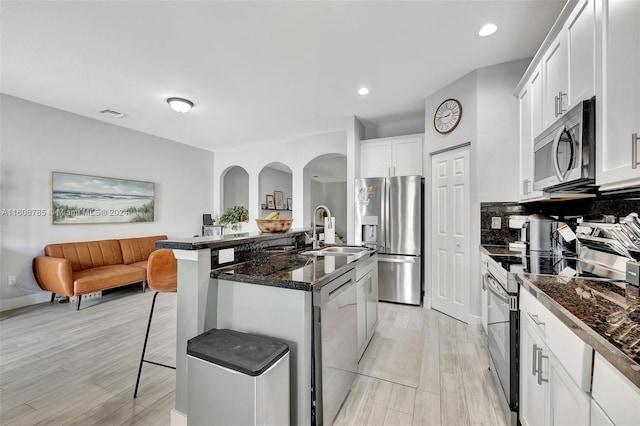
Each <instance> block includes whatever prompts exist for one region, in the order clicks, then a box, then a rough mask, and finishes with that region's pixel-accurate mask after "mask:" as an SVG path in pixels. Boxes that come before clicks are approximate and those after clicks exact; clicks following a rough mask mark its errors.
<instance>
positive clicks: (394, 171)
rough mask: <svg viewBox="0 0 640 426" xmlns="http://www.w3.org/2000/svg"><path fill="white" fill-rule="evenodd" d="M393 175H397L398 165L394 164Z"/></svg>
mask: <svg viewBox="0 0 640 426" xmlns="http://www.w3.org/2000/svg"><path fill="white" fill-rule="evenodd" d="M393 175H394V176H395V175H396V166H393Z"/></svg>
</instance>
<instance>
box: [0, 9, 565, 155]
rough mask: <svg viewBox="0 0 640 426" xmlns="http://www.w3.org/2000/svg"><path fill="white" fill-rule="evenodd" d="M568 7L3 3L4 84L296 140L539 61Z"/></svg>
mask: <svg viewBox="0 0 640 426" xmlns="http://www.w3.org/2000/svg"><path fill="white" fill-rule="evenodd" d="M563 5H564V1H563V0H557V1H541V0H512V1H505V0H502V1H481V0H477V1H454V0H448V1H421V2H420V1H418V2H400V1H378V2H374V1H360V2H345V1H336V2H310V1H295V2H270V1H259V2H240V1H234V2H231V1H229V2H218V1H194V2H187V1H125V2H115V1H104V2H89V1H69V2H57V1H44V2H34V1H4V0H3V1H2V3H1V4H0V8H1V9H0V19H1V22H0V23H1V27H0V28H1V29H0V31H1V33H0V36H1V45H0V52H1V58H0V59H1V61H2V65H1V75H0V90H1V91H2V92H3V93H6V94H9V95H12V96H17V97H20V98H24V99H27V100H30V101H34V102H38V103H41V104H44V105H48V106H52V107H55V108H59V109H62V110H66V111H70V112H72V113H76V114H80V115H83V116H86V117H91V118H95V119H98V120H102V121H106V122H110V123H113V124H117V125H120V126H123V127H127V128H131V129H135V130H139V131H142V132H146V133H150V134H153V135H157V136H161V137H164V138H168V139H172V140H175V141H178V142H181V143H185V144H189V145H193V146H197V147H200V148H204V149H208V150H218V149H225V148H229V147H238V146H242V145H247V144H255V143H267V142H275V141H285V140H293V139H295V138H298V137H301V136H304V135H311V134H319V133H325V132H331V131H336V130H341V129H344V128H345V125H346V120H347V117H349V116H353V115H355V116H358V117H359V118H361V119H362V120H363V121H365V122H371V123H377V122H384V121H385V120H396V119H406V118H407V117H416V116H418V117H419V116H421V115H422V116H424V100H425V98H426V97H427V96H428V95H430V94H431V93H433V92H435V91H437V90H439V89H441V88H442V87H444V86H446V85H447V84H449V83H451V82H452V81H454V80H456V79H458V78H459V77H461V76H463V75H465V74H466V73H468V72H470V71H472V70H474V69H476V68H480V67H484V66H488V65H493V64H497V63H502V62H508V61H511V60H516V59H521V58H526V57H532V56H533V55H534V54H535V52H536V50H537V48H538V47H539V46H540V44H541V43H542V40H543V39H544V37H545V35H546V33H547V32H548V30H549V29H550V27H551V26H552V24H553V22H554V21H555V18H556V17H557V15H558V14H559V13H560V10H561V9H562V7H563ZM489 21H491V22H495V23H496V24H497V25H498V27H499V29H498V31H497V32H496V33H495V34H494V35H493V36H490V37H485V38H481V37H478V35H477V32H478V30H479V28H480V27H481V26H482V25H483V24H484V23H486V22H489ZM361 86H367V87H368V88H369V89H370V91H371V93H370V94H369V95H368V96H364V97H363V96H359V95H358V94H357V93H356V92H357V90H358V88H359V87H361ZM171 96H180V97H185V98H188V99H190V100H191V101H193V102H194V103H195V107H194V108H193V109H192V110H191V112H189V113H188V114H177V113H175V112H173V111H172V110H171V109H170V108H169V107H168V105H167V104H166V102H165V99H166V98H168V97H171ZM107 108H108V109H112V110H115V111H119V112H121V113H123V114H125V116H124V117H122V118H113V117H107V116H103V115H100V114H98V111H99V110H103V109H107Z"/></svg>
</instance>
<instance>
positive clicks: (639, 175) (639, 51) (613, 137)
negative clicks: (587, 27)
mask: <svg viewBox="0 0 640 426" xmlns="http://www.w3.org/2000/svg"><path fill="white" fill-rule="evenodd" d="M598 12H599V13H598V15H597V17H598V20H597V22H598V29H599V31H598V36H599V37H601V40H599V41H600V42H601V43H599V46H600V45H601V47H602V50H601V51H599V52H598V57H597V59H598V62H600V63H601V66H600V67H599V71H601V73H602V74H601V79H598V91H597V94H596V99H597V104H596V114H597V124H600V123H601V125H596V132H597V133H596V138H597V139H596V165H597V168H596V184H597V185H599V186H600V190H612V189H620V188H628V187H633V186H638V185H640V164H639V162H640V153H639V152H638V151H640V149H639V148H640V147H639V146H638V145H639V144H640V141H638V136H640V25H639V24H638V23H639V22H640V1H634V0H627V1H622V0H618V1H611V0H609V1H607V0H602V8H601V10H598Z"/></svg>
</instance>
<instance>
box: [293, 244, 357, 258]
mask: <svg viewBox="0 0 640 426" xmlns="http://www.w3.org/2000/svg"><path fill="white" fill-rule="evenodd" d="M366 250H367V249H366V248H364V247H345V246H331V247H325V248H323V249H318V250H310V251H305V252H302V253H300V254H304V255H309V256H348V255H353V254H360V253H362V252H363V251H366Z"/></svg>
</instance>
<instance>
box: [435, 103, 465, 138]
mask: <svg viewBox="0 0 640 426" xmlns="http://www.w3.org/2000/svg"><path fill="white" fill-rule="evenodd" d="M461 117H462V105H460V102H458V101H457V100H455V99H447V100H446V101H444V102H442V103H441V104H440V106H439V107H438V109H437V110H436V113H435V114H434V116H433V127H435V129H436V130H437V131H438V132H439V133H442V134H445V133H449V132H452V131H453V129H455V128H456V126H457V125H458V123H460V118H461Z"/></svg>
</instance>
